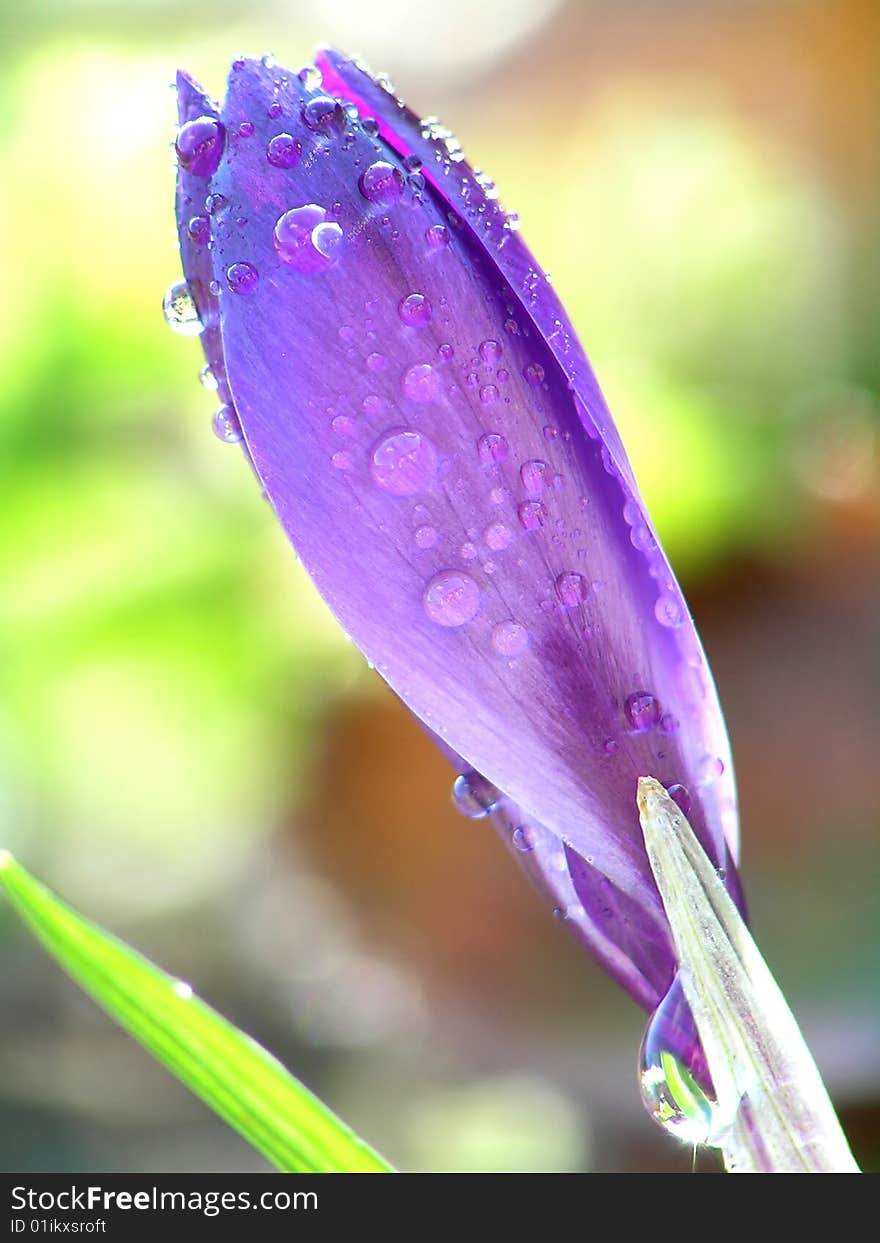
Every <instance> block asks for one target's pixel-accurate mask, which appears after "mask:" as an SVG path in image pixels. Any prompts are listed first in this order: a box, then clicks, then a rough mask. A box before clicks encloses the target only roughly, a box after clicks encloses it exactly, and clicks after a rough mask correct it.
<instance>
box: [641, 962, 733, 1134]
mask: <svg viewBox="0 0 880 1243" xmlns="http://www.w3.org/2000/svg"><path fill="white" fill-rule="evenodd" d="M688 1020H689V1012H688V1011H687V1008H686V1006H685V1003H684V1001H683V997H682V994H681V990H680V986H679V985H678V983H677V982H676V983H674V984H673V986H672V988H671V989H670V990H669V992H668V993H667V994H666V996H665V997H664V999H663V1001H662V1002H661V1003H660V1005H659V1006H658V1008H657V1009H656V1010H655V1011H654V1014H653V1015H652V1017H651V1021H650V1022H649V1024H648V1028H647V1031H646V1032H645V1037H644V1040H643V1041H642V1047H641V1051H640V1053H639V1088H640V1090H641V1095H642V1102H643V1103H644V1106H645V1108H646V1109H647V1111H648V1113H649V1114H650V1115H651V1117H652V1118H653V1119H654V1121H655V1122H656V1123H657V1124H658V1126H661V1127H662V1128H663V1130H664V1131H667V1132H668V1133H669V1134H670V1135H674V1136H675V1137H676V1139H679V1140H681V1141H682V1142H683V1143H686V1144H705V1143H708V1142H710V1141H711V1139H712V1138H713V1136H714V1135H715V1134H717V1132H718V1131H719V1130H720V1129H721V1124H722V1122H723V1120H722V1119H721V1118H720V1116H719V1112H718V1106H717V1105H716V1103H715V1101H714V1100H713V1099H712V1098H711V1097H710V1096H709V1095H708V1093H707V1092H706V1090H705V1089H704V1088H703V1086H702V1085H701V1083H700V1082H699V1080H700V1079H705V1078H706V1071H705V1065H704V1062H703V1055H702V1050H701V1049H700V1047H699V1044H697V1043H696V1039H695V1037H693V1036H691V1035H689V1034H688V1033H687V1031H686V1030H685V1028H684V1027H682V1025H681V1023H682V1021H684V1022H687V1021H688Z"/></svg>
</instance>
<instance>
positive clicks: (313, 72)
mask: <svg viewBox="0 0 880 1243" xmlns="http://www.w3.org/2000/svg"><path fill="white" fill-rule="evenodd" d="M296 76H297V77H298V78H299V80H300V82H301V83H302V84H303V86H304V87H305V89H306V90H307V91H317V90H319V89H320V87H321V81H322V79H321V70H320V69H318V67H317V66H316V65H303V67H302V69H300V71H299V73H298V74H297V75H296Z"/></svg>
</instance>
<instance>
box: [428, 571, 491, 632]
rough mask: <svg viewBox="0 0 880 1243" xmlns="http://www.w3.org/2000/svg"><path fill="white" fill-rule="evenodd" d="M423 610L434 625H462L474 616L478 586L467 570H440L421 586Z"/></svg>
mask: <svg viewBox="0 0 880 1243" xmlns="http://www.w3.org/2000/svg"><path fill="white" fill-rule="evenodd" d="M423 602H424V606H425V612H426V613H427V615H428V617H429V618H430V619H431V621H433V622H436V623H437V625H438V626H450V627H452V626H463V625H464V624H465V623H466V622H469V621H471V620H472V619H473V618H474V617H476V615H477V613H478V611H479V608H480V589H479V587H478V586H477V584H476V583H475V582H474V580H473V579H472V578H471V577H470V575H469V574H463V573H461V571H459V570H442V571H441V572H440V573H439V574H435V575H434V577H433V578H432V579H431V581H430V582H429V583H428V585H427V587H426V588H425V594H424V597H423Z"/></svg>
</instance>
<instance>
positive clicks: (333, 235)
mask: <svg viewBox="0 0 880 1243" xmlns="http://www.w3.org/2000/svg"><path fill="white" fill-rule="evenodd" d="M274 240H275V249H276V250H277V252H278V255H279V257H280V258H281V259H282V260H283V261H284V262H285V263H287V264H289V265H290V267H292V268H296V270H297V271H299V272H322V271H324V269H325V268H328V267H330V265H331V263H332V262H333V261H334V259H335V257H336V252H337V250H338V249H339V244H340V243H341V241H342V229H341V227H340V226H339V225H338V224H337V223H336V222H335V221H328V220H327V213H326V211H325V210H324V208H323V207H320V206H319V205H318V204H317V203H307V204H306V205H305V206H304V207H293V208H291V210H290V211H286V212H285V213H284V214H283V215H282V216H279V217H278V220H277V221H276V222H275V230H274Z"/></svg>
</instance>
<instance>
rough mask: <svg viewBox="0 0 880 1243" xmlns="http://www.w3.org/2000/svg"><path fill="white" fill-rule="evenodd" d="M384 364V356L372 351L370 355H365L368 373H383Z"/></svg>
mask: <svg viewBox="0 0 880 1243" xmlns="http://www.w3.org/2000/svg"><path fill="white" fill-rule="evenodd" d="M385 363H386V359H385V355H384V354H377V353H376V352H375V351H374V352H373V353H372V354H368V355H367V367H368V368H369V370H370V371H384V370H385Z"/></svg>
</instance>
